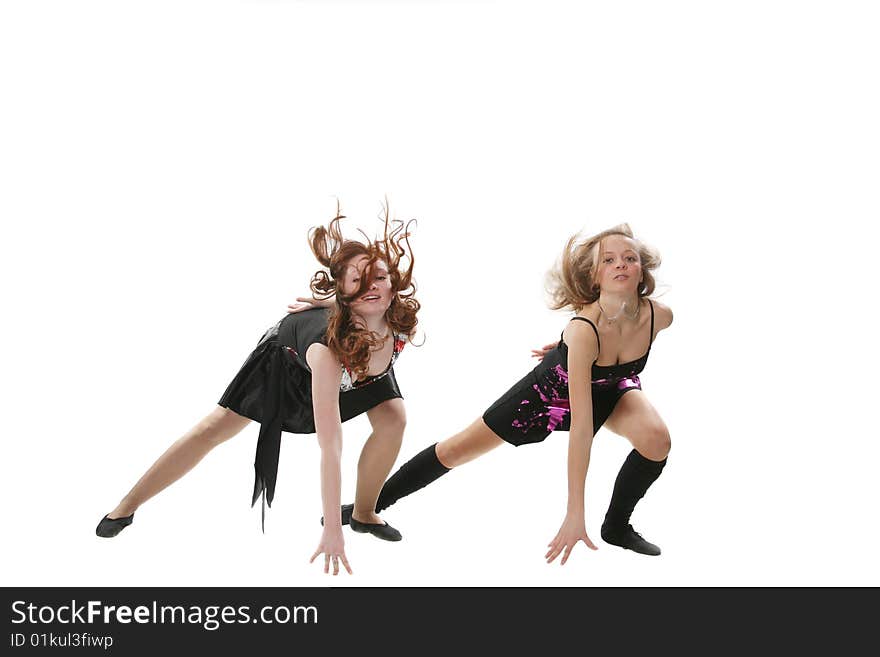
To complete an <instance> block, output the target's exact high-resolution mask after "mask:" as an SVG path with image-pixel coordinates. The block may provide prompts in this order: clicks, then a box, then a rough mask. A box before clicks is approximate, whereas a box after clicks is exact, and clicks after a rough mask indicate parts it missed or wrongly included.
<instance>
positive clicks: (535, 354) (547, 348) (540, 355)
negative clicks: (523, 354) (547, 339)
mask: <svg viewBox="0 0 880 657" xmlns="http://www.w3.org/2000/svg"><path fill="white" fill-rule="evenodd" d="M558 344H559V343H558V342H551V343H550V344H545V345H544V346H543V347H541V348H540V349H532V358H537V359H538V360H544V356H546V355H547V354H548V353H549V352H551V351H553V350H554V349H556V345H558Z"/></svg>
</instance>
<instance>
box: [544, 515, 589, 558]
mask: <svg viewBox="0 0 880 657" xmlns="http://www.w3.org/2000/svg"><path fill="white" fill-rule="evenodd" d="M578 541H583V542H584V543H586V545H587V547H588V548H590V549H591V550H596V549H598V548H597V547H596V546H595V545H593V541H591V540H590V537H589V536H587V528H586V523H585V522H584V517H583V515H581V516H580V518H577V517H574V516H571V515H566V516H565V520H564V521H563V522H562V527H560V528H559V531H558V532H557V533H556V537H555V538H554V539H553V540H552V541H550V542H549V543H548V544H547V547H549V548H550V549H549V550H547V554H545V555H544V558H545V559H546V560H547V563H552V562H553V560H554V559H556V557H558V556H559V554H560V553H562V561H560V562H559V565H560V566H564V565H565V562H566V561H568V556H569V555H570V554H571V551H572V549H573V548H574V546H575V545H577V543H578Z"/></svg>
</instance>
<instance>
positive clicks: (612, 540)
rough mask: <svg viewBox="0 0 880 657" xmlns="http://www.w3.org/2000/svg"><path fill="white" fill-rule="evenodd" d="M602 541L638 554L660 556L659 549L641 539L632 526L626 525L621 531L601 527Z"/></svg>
mask: <svg viewBox="0 0 880 657" xmlns="http://www.w3.org/2000/svg"><path fill="white" fill-rule="evenodd" d="M602 540H603V541H605V542H606V543H609V544H611V545H616V546H618V547H622V548H624V549H625V550H632V551H633V552H638V553H639V554H647V555H650V556H652V557H656V556H658V555H659V554H660V548H659V547H657V546H656V545H654V544H653V543H649V542H648V541H646V540H645V539H644V538H642V535H641V534H639V533H638V532H637V531H636V530H635V529H633V526H632V525H627V526H626V527H624V528H623V529H618V528H612V527H610V526H609V525H602Z"/></svg>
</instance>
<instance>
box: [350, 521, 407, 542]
mask: <svg viewBox="0 0 880 657" xmlns="http://www.w3.org/2000/svg"><path fill="white" fill-rule="evenodd" d="M350 524H351V529H352V531H356V532H358V533H359V534H372V535H373V536H375V537H376V538H381V539H382V540H383V541H399V540H400V539H402V538H403V536H401V535H400V532H399V531H397V530H396V529H394V527H392V526H391V525H389V524H388V523H387V522H384V523H382V524H381V525H379V524H373V523H369V522H358V521H357V520H355V519H354V518H352V519H351V523H350Z"/></svg>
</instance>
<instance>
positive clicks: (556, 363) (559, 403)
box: [483, 299, 654, 446]
mask: <svg viewBox="0 0 880 657" xmlns="http://www.w3.org/2000/svg"><path fill="white" fill-rule="evenodd" d="M648 304H649V305H650V307H651V332H650V334H649V335H650V338H649V340H650V341H649V343H648V350H647V351H646V352H645V355H644V356H642V357H641V358H639V359H637V360H633V361H630V362H628V363H618V364H616V365H596V364H595V363H593V367H592V370H591V373H590V378H591V379H592V399H593V434H594V435H595V433H596V432H597V431H598V430H599V428H600V427H601V426H602V425H603V424H605V421H606V420H607V419H608V417H609V416H610V415H611V413H612V411H614V407H615V406H616V405H617V401H618V400H619V399H620V398H621V397H622V396H623V395H624V394H625V393H626V392H628V391H629V390H636V389H638V390H641V388H642V383H641V381H640V380H639V376H638V375H639V373H640V372H641V371H642V370H643V369H645V363H647V362H648V354H650V353H651V344H652V343H653V340H654V304H653V303H651V300H650V299H648ZM572 320H581V321H584V322H586V323H587V324H589V325H590V326H592V327H593V330H594V331H595V332H596V340H597V341H598V340H599V330H598V329H597V328H596V325H595V324H593V322H591V321H590V320H589V319H587V318H585V317H573V318H572ZM483 421H484V422H485V423H486V425H487V426H488V427H489V428H490V429H492V431H494V432H495V433H496V434H497V435H498V437H499V438H501V439H502V440H505V441H507V442H509V443H511V444H512V445H517V446H519V445H527V444H529V443H539V442H541V441H542V440H544V439H545V438H546V437H547V436H549V435H550V433H551V432H552V431H569V430H570V429H571V408H570V406H569V400H568V346H567V345H566V344H565V342H563V340H562V338H561V337H560V339H559V343H558V344H557V345H556V347H555V348H554V349H552V350H551V351H549V352H548V353H547V355H546V356H544V359H543V360H542V361H541V362H540V363H538V365H537V366H536V367H535V369H533V370H532V371H531V372H529V373H528V374H526V375H525V376H524V377H523V378H522V379H520V380H519V382H518V383H516V384H515V385H514V386H513V387H512V388H511V389H510V390H508V391H507V392H506V393H504V395H502V396H501V398H500V399H498V401H496V402H495V403H494V404H492V406H490V407H489V408H488V409H487V410H486V412H485V413H483Z"/></svg>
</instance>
